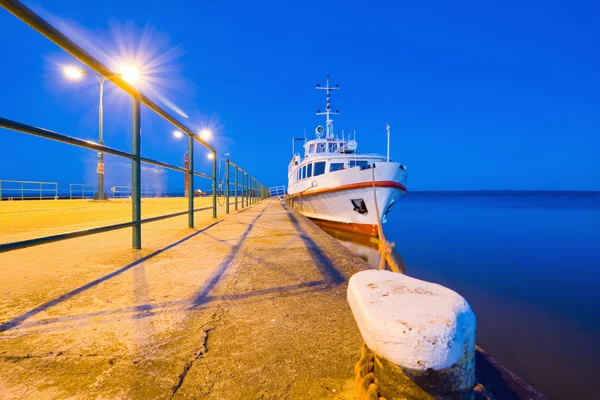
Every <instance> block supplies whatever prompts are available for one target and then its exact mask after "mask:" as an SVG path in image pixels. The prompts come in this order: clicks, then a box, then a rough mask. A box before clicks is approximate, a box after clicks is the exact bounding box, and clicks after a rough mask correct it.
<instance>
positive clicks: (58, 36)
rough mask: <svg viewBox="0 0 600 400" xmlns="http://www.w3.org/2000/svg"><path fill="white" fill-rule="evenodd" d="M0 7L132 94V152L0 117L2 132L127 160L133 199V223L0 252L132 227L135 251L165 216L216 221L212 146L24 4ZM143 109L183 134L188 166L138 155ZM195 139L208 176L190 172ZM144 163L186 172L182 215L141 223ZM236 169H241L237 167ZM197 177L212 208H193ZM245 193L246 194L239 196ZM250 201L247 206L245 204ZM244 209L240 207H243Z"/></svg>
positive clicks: (251, 188) (253, 186)
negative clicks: (208, 158)
mask: <svg viewBox="0 0 600 400" xmlns="http://www.w3.org/2000/svg"><path fill="white" fill-rule="evenodd" d="M0 6H2V7H3V8H4V9H6V10H7V11H9V12H10V13H11V14H13V15H14V16H15V17H17V18H18V19H20V20H21V21H23V22H25V23H26V24H27V25H29V26H30V27H32V28H33V29H35V30H36V31H38V32H39V33H40V34H42V35H43V36H45V37H46V38H47V39H49V40H50V41H52V42H53V43H55V44H56V45H58V46H59V47H60V48H62V49H63V50H65V51H66V52H67V53H69V54H71V55H72V56H73V57H75V58H76V59H77V60H79V61H80V62H81V63H82V64H84V65H86V66H87V67H89V68H91V69H92V70H95V71H96V72H97V73H98V74H100V75H101V76H104V77H105V78H106V79H107V80H110V81H111V82H112V83H114V84H115V85H116V86H117V87H119V88H120V89H122V90H123V91H124V92H126V93H127V94H129V95H130V96H131V100H132V118H131V137H132V144H131V152H126V151H122V150H117V149H114V148H111V147H108V146H105V145H103V144H99V143H95V142H91V141H87V140H82V139H78V138H75V137H71V136H67V135H64V134H61V133H57V132H53V131H50V130H46V129H42V128H37V127H33V126H29V125H26V124H23V123H20V122H16V121H11V120H8V119H5V118H1V117H0V128H6V129H10V130H14V131H19V132H22V133H25V134H29V135H33V136H38V137H42V138H45V139H51V140H55V141H58V142H62V143H66V144H70V145H73V146H78V147H82V148H85V149H89V150H95V151H98V152H100V153H107V154H112V155H114V156H117V157H122V158H126V159H129V160H131V161H132V163H131V165H132V168H131V198H132V202H131V203H132V210H131V211H132V213H131V214H132V220H131V221H130V222H126V223H122V224H115V225H109V226H102V227H97V228H89V229H83V230H79V231H74V232H68V233H62V234H58V235H51V236H45V237H41V238H35V239H29V240H23V241H19V242H13V243H6V244H0V253H1V252H6V251H11V250H16V249H21V248H25V247H30V246H36V245H40V244H44V243H52V242H56V241H59V240H65V239H70V238H75V237H81V236H86V235H92V234H96V233H102V232H108V231H112V230H116V229H123V228H129V227H131V228H132V247H133V248H134V249H141V243H142V241H141V226H142V224H143V223H147V222H154V221H158V220H161V219H165V218H172V217H176V216H180V215H185V214H187V215H188V216H189V218H188V227H189V228H193V227H194V212H196V211H202V210H208V209H212V210H213V218H217V159H218V158H217V151H216V149H215V148H213V147H212V146H211V145H210V144H208V143H207V142H205V141H204V140H202V139H201V138H199V137H198V136H197V135H196V134H195V133H194V132H193V131H192V130H191V129H189V128H188V127H187V126H185V125H183V124H182V123H181V122H179V121H178V120H177V119H176V118H175V117H173V116H172V115H170V114H169V113H168V112H167V111H165V110H164V109H163V108H161V107H160V106H159V105H157V104H156V103H154V102H153V101H152V100H151V99H149V98H148V97H146V96H145V95H144V94H142V93H141V92H140V91H138V90H137V89H136V88H135V87H134V86H132V85H130V84H129V83H127V82H126V81H125V80H123V79H122V78H121V76H120V75H118V74H116V73H115V72H114V71H112V70H110V69H109V68H108V67H106V66H105V65H104V64H102V63H101V62H100V61H98V60H97V59H96V58H94V57H93V56H92V55H90V54H89V53H88V52H86V51H85V50H83V49H82V48H81V47H79V46H78V45H77V44H76V43H75V42H73V41H72V40H71V39H69V38H68V37H67V36H65V35H64V34H62V33H61V32H60V31H58V30H57V29H56V28H54V27H53V26H52V25H50V24H49V23H48V22H46V21H45V20H44V19H42V18H41V17H40V16H38V15H37V14H35V13H34V12H33V11H31V10H30V9H29V8H27V7H26V6H25V5H23V4H22V3H20V2H19V1H16V0H0ZM142 104H143V105H144V106H146V107H147V108H148V109H149V110H151V111H153V112H154V113H156V114H157V115H159V116H160V117H162V118H163V119H164V120H165V121H167V122H169V123H170V124H172V125H173V126H174V127H176V128H177V129H178V130H180V131H181V132H184V133H185V134H187V135H188V157H189V163H188V168H187V169H186V168H181V167H178V166H175V165H171V164H167V163H164V162H161V161H157V160H152V159H149V158H145V157H142V155H141V152H140V141H141V137H140V124H141V118H140V116H141V105H142ZM194 141H196V142H198V143H200V144H201V145H202V146H204V147H205V148H207V149H208V150H210V151H211V152H212V160H213V163H212V175H207V174H203V173H200V172H197V171H194V170H193V165H194V164H193V160H194V158H193V157H194V151H193V150H194V146H193V145H194ZM142 163H147V164H152V165H156V166H159V167H163V168H167V169H171V170H175V171H180V172H183V173H186V174H189V188H188V193H187V195H188V209H187V210H186V211H182V212H177V213H173V214H167V215H161V216H158V217H153V218H146V219H142V217H141V197H142V196H141V195H142V187H141V164H142ZM238 169H239V168H238ZM244 174H245V177H246V184H247V186H246V191H245V195H246V196H247V198H246V206H248V205H249V204H254V203H255V202H256V200H257V196H259V192H258V191H257V189H258V186H257V185H258V183H257V182H258V181H256V179H254V178H252V177H250V176H249V175H248V173H247V172H244ZM194 176H198V177H201V178H206V179H211V181H212V206H211V207H203V208H194V180H193V177H194ZM242 194H244V192H242ZM250 199H252V202H251V203H250V202H249V200H250ZM242 206H243V205H242Z"/></svg>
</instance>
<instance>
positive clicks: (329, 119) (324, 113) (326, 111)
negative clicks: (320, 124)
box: [317, 75, 340, 139]
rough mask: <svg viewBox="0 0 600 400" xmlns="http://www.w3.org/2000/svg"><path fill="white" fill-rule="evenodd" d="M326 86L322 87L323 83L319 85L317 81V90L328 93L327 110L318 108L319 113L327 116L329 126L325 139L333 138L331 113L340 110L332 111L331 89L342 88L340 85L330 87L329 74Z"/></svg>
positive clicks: (333, 113)
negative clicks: (322, 110) (323, 110)
mask: <svg viewBox="0 0 600 400" xmlns="http://www.w3.org/2000/svg"><path fill="white" fill-rule="evenodd" d="M326 81H327V83H326V86H325V87H321V85H319V84H318V83H317V90H325V91H326V93H327V97H326V99H327V102H326V106H325V112H321V111H320V110H317V115H326V116H327V120H326V121H327V127H326V131H325V139H331V138H333V120H332V119H331V117H330V116H331V115H335V114H339V113H340V110H335V112H333V111H331V93H330V92H331V91H332V90H340V87H339V85H335V87H330V86H329V75H327V78H326Z"/></svg>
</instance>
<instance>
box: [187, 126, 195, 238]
mask: <svg viewBox="0 0 600 400" xmlns="http://www.w3.org/2000/svg"><path fill="white" fill-rule="evenodd" d="M187 174H188V212H189V214H188V228H193V227H194V138H193V137H192V136H191V135H188V170H187Z"/></svg>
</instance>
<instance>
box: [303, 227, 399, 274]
mask: <svg viewBox="0 0 600 400" xmlns="http://www.w3.org/2000/svg"><path fill="white" fill-rule="evenodd" d="M313 222H314V223H315V224H317V225H318V226H319V227H320V228H321V229H323V230H324V231H325V232H327V233H328V234H330V235H331V236H333V237H334V238H335V239H337V241H338V242H340V243H341V244H343V245H344V246H345V247H346V248H348V250H350V251H351V252H353V253H354V254H356V255H357V256H359V257H360V258H362V259H363V260H365V261H366V262H367V263H368V264H369V265H370V266H371V268H374V269H379V260H381V255H380V254H379V250H378V245H377V238H374V237H372V236H367V235H362V234H360V233H355V232H349V231H342V230H339V229H335V228H331V227H328V226H324V225H323V224H320V223H319V221H316V220H313ZM392 257H394V259H395V260H396V263H397V264H398V266H399V267H400V272H401V273H403V274H406V268H405V266H404V260H403V259H402V257H401V256H400V254H399V253H398V252H397V251H396V250H395V249H392Z"/></svg>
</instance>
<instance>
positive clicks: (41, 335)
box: [0, 200, 367, 399]
mask: <svg viewBox="0 0 600 400" xmlns="http://www.w3.org/2000/svg"><path fill="white" fill-rule="evenodd" d="M144 201H145V202H146V203H145V204H144V207H143V208H142V209H143V210H147V211H148V210H152V207H154V206H152V207H151V206H149V205H150V204H151V203H152V201H150V200H144ZM171 201H172V202H175V200H171ZM25 203H28V202H23V204H22V205H21V206H23V205H25ZM57 204H58V203H54V202H52V201H47V202H38V204H37V205H35V206H37V207H38V208H35V207H34V202H30V205H29V206H30V207H34V208H33V210H36V209H37V210H38V211H37V212H38V213H39V210H40V208H39V207H58V208H59V210H52V211H51V212H50V211H48V215H56V216H57V217H56V218H58V220H55V221H54V222H53V221H51V220H46V221H43V222H39V221H38V222H35V223H34V222H33V221H31V220H30V219H28V218H30V217H27V215H33V214H31V213H29V214H28V213H26V212H20V213H19V215H17V214H15V213H14V212H9V209H8V208H2V209H0V211H2V212H3V214H0V218H2V219H0V225H1V226H2V230H3V234H4V236H2V235H0V240H1V241H3V242H6V241H8V240H18V239H22V238H28V237H35V236H36V235H37V236H41V234H48V231H55V230H59V228H60V230H71V228H73V225H78V226H79V225H81V226H83V225H89V226H93V225H99V224H98V221H96V220H94V218H92V217H90V213H89V209H88V211H86V210H85V208H86V207H87V206H91V207H110V206H112V205H111V204H104V203H96V204H93V203H92V204H90V203H83V202H82V203H81V205H80V206H81V207H83V208H84V209H83V210H82V211H81V212H79V214H78V213H77V212H75V211H71V213H69V212H67V211H65V210H63V211H60V206H57ZM73 204H75V203H71V205H73ZM1 206H2V207H5V206H8V207H17V206H19V205H18V204H16V202H15V203H13V204H12V205H8V204H7V203H3V204H1ZM114 206H115V207H117V208H118V206H117V205H114ZM127 207H129V208H127ZM155 207H156V210H155V211H156V212H158V211H161V210H159V209H160V208H161V207H160V205H156V206H155ZM168 207H173V209H172V208H169V210H168V211H170V212H175V211H177V209H175V206H174V205H170V206H168ZM115 209H116V208H115ZM124 209H125V210H130V205H127V204H126V203H125V206H124ZM32 212H33V211H32ZM148 212H151V211H148ZM162 212H163V213H165V211H164V210H162ZM107 213H108V211H106V210H104V211H102V212H100V211H99V212H98V215H102V216H103V217H102V219H103V223H110V222H113V221H112V219H114V218H113V217H114V215H113V217H111V216H110V215H109V214H110V213H109V214H107ZM69 215H71V216H73V215H83V217H81V218H79V217H77V218H69ZM107 215H109V216H108V217H107ZM220 215H224V213H220ZM124 216H125V217H126V216H127V215H126V214H125V215H124ZM149 216H150V215H149ZM38 217H39V214H38ZM211 217H212V212H211V211H210V210H208V211H203V212H198V213H196V228H195V229H187V228H183V227H185V226H186V221H187V216H182V217H176V218H172V219H168V220H162V221H158V222H153V223H149V224H146V225H144V226H143V231H142V240H143V250H141V251H132V250H131V248H130V245H131V243H130V242H131V239H130V238H131V230H130V229H123V230H119V231H114V232H109V233H103V234H98V235H92V236H87V237H82V238H77V239H71V240H67V241H63V242H58V243H53V244H46V245H42V246H37V247H32V248H27V249H22V250H16V251H12V252H9V253H4V254H0V268H1V269H2V273H1V274H0V294H1V297H0V398H3V399H13V398H20V399H28V398H31V399H34V398H35V399H42V398H137V399H142V398H143V399H149V398H157V399H170V398H208V399H212V398H215V399H254V398H293V399H314V398H339V399H348V398H353V397H354V372H353V368H354V364H355V363H356V361H357V360H358V358H359V356H360V343H361V336H360V333H359V331H358V329H357V327H356V324H355V322H354V319H353V317H352V313H351V311H350V308H349V306H348V304H347V301H346V289H347V281H348V279H349V277H350V276H351V275H352V274H353V273H355V272H358V271H359V270H361V269H364V268H366V267H367V265H366V264H365V263H364V262H363V261H362V260H360V258H358V257H356V256H353V255H352V254H351V253H350V252H349V251H348V250H347V249H346V248H344V247H343V246H342V245H341V244H339V243H337V242H336V241H335V240H334V239H333V238H331V237H330V236H328V235H327V234H326V233H325V232H323V231H321V230H320V229H319V228H318V227H316V226H315V225H314V224H312V223H311V222H310V221H308V220H307V219H305V218H304V217H302V216H300V215H299V214H297V213H296V212H295V211H293V210H289V209H286V208H285V207H284V206H282V205H281V204H280V203H279V202H278V201H276V200H265V201H262V202H260V203H258V204H256V205H254V206H252V207H250V208H248V209H245V210H243V211H240V212H237V214H231V215H229V216H225V217H223V218H221V219H219V220H216V221H215V220H213V219H212V218H211ZM82 218H83V221H82ZM86 218H87V220H86ZM115 218H121V217H120V216H117V217H115ZM74 219H75V220H74ZM108 220H111V221H110V222H109V221H108ZM40 223H41V224H42V225H41V226H40V225H39V224H40ZM17 224H21V225H20V226H19V225H17ZM5 229H6V230H5Z"/></svg>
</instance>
